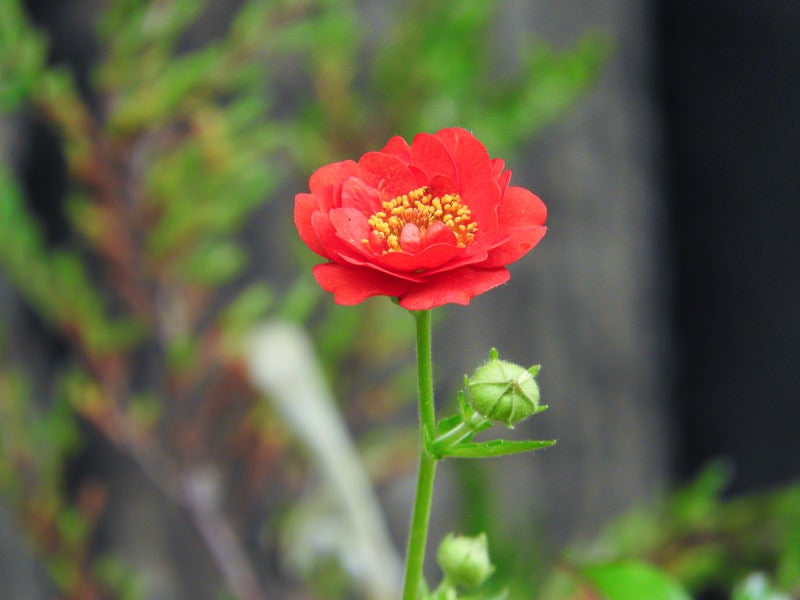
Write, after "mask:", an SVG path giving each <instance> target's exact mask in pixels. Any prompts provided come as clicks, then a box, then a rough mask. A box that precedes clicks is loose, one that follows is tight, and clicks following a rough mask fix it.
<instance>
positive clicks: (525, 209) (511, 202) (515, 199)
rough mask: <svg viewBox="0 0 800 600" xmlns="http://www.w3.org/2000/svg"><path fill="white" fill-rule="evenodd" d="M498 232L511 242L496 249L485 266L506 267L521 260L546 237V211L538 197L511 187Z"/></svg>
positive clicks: (506, 242) (500, 217) (501, 211)
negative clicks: (506, 236)
mask: <svg viewBox="0 0 800 600" xmlns="http://www.w3.org/2000/svg"><path fill="white" fill-rule="evenodd" d="M498 218H499V220H500V224H499V231H500V232H502V233H504V234H506V235H508V240H507V241H505V242H504V243H503V244H502V245H500V246H498V247H497V248H494V249H493V250H492V251H491V252H490V253H489V258H488V260H487V261H486V263H484V264H485V265H486V266H492V267H495V266H500V265H507V264H510V263H512V262H514V261H515V260H518V259H519V258H521V257H522V256H523V255H524V254H525V253H527V252H528V251H529V250H530V249H531V248H533V247H534V246H535V245H536V244H538V243H539V240H541V239H542V238H543V237H544V234H545V232H546V231H547V228H546V227H544V222H545V220H546V219H547V208H546V207H545V205H544V203H543V202H542V201H541V200H540V199H539V197H538V196H536V195H535V194H533V193H532V192H530V191H528V190H526V189H525V188H521V187H515V186H511V187H509V188H508V189H507V190H506V193H505V196H504V197H503V202H502V204H501V205H500V210H499V212H498Z"/></svg>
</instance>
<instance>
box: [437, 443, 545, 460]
mask: <svg viewBox="0 0 800 600" xmlns="http://www.w3.org/2000/svg"><path fill="white" fill-rule="evenodd" d="M555 443H556V440H492V441H490V442H477V443H466V444H459V445H457V446H455V447H453V448H448V449H446V450H444V451H443V453H442V457H446V456H452V457H454V458H494V457H496V456H507V455H509V454H519V453H520V452H530V451H532V450H539V449H541V448H547V447H549V446H552V445H553V444H555Z"/></svg>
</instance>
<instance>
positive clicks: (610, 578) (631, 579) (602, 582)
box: [583, 561, 690, 600]
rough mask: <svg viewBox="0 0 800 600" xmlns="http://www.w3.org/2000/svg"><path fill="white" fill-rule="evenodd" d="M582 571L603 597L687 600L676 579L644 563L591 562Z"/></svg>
mask: <svg viewBox="0 0 800 600" xmlns="http://www.w3.org/2000/svg"><path fill="white" fill-rule="evenodd" d="M583 574H584V575H585V576H586V577H587V578H588V579H589V580H590V581H591V582H592V584H593V585H594V586H595V587H596V588H597V591H599V592H600V593H601V594H602V596H603V598H604V599H605V600H642V598H647V600H690V596H689V594H688V592H686V590H684V589H683V588H682V587H681V586H680V585H679V584H678V583H677V582H676V581H674V580H672V579H671V578H669V577H668V576H667V575H666V574H665V573H664V572H663V571H661V570H659V569H657V568H656V567H654V566H653V565H650V564H648V563H644V562H639V561H624V562H614V563H606V564H601V565H592V566H589V567H584V569H583Z"/></svg>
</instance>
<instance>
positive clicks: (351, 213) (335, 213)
mask: <svg viewBox="0 0 800 600" xmlns="http://www.w3.org/2000/svg"><path fill="white" fill-rule="evenodd" d="M328 217H329V218H330V220H331V225H333V227H334V229H336V234H337V235H338V236H339V238H341V239H342V240H344V241H345V242H347V243H348V244H350V245H357V246H358V247H359V248H360V247H361V246H362V240H368V239H369V234H370V232H371V231H372V229H371V228H370V226H369V224H368V223H367V217H366V216H365V215H364V213H362V212H361V211H359V210H356V209H355V208H334V209H333V210H332V211H330V212H329V213H328Z"/></svg>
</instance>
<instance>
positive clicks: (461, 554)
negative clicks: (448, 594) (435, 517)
mask: <svg viewBox="0 0 800 600" xmlns="http://www.w3.org/2000/svg"><path fill="white" fill-rule="evenodd" d="M436 558H437V559H438V561H439V566H440V567H441V568H442V571H443V572H444V576H445V580H446V581H447V582H449V583H450V584H451V585H454V586H458V587H464V588H474V587H477V586H479V585H480V584H482V583H483V582H484V581H486V580H487V579H488V578H489V576H490V575H491V574H492V572H493V571H494V566H493V565H492V563H491V561H490V560H489V548H488V543H487V541H486V534H485V533H482V534H480V535H478V536H475V537H467V536H460V535H453V534H452V533H448V534H447V535H446V536H445V538H444V539H443V540H442V543H441V544H439V552H438V554H437V556H436Z"/></svg>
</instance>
